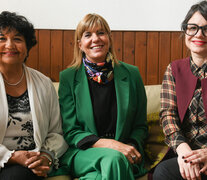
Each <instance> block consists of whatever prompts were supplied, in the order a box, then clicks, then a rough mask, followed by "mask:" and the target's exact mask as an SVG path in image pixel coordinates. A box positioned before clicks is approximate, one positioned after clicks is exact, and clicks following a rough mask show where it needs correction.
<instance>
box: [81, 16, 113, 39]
mask: <svg viewBox="0 0 207 180" xmlns="http://www.w3.org/2000/svg"><path fill="white" fill-rule="evenodd" d="M79 25H80V26H79V28H78V29H79V33H78V35H79V37H78V39H80V38H81V36H82V35H83V33H84V32H85V31H88V30H89V31H90V30H92V29H94V28H100V29H102V30H103V31H105V32H107V34H110V30H109V29H108V28H107V26H106V22H104V20H103V19H102V18H100V17H98V16H96V15H91V16H88V17H86V18H85V19H83V21H82V22H81V23H80V24H79Z"/></svg>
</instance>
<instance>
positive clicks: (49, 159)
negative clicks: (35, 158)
mask: <svg viewBox="0 0 207 180" xmlns="http://www.w3.org/2000/svg"><path fill="white" fill-rule="evenodd" d="M40 156H42V157H46V158H47V159H48V161H49V165H52V158H51V157H50V156H49V155H47V154H41V155H40Z"/></svg>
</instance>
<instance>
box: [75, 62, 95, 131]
mask: <svg viewBox="0 0 207 180" xmlns="http://www.w3.org/2000/svg"><path fill="white" fill-rule="evenodd" d="M75 86H76V87H75V95H76V97H77V102H76V103H77V104H78V107H80V109H79V111H78V112H79V114H78V115H79V116H80V118H81V119H82V118H83V119H84V121H85V123H86V126H87V127H86V128H88V129H89V130H90V131H91V132H93V133H94V134H96V135H97V130H96V127H95V121H94V116H93V108H92V102H91V96H90V90H89V85H88V79H87V76H86V72H85V68H84V65H83V64H82V65H81V67H80V69H79V70H78V71H77V74H76V77H75ZM83 107H84V108H83Z"/></svg>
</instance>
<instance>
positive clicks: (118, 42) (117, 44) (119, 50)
mask: <svg viewBox="0 0 207 180" xmlns="http://www.w3.org/2000/svg"><path fill="white" fill-rule="evenodd" d="M112 39H113V44H114V50H115V52H116V56H117V59H119V60H122V59H123V56H122V55H123V47H122V41H123V33H122V32H120V31H114V32H112Z"/></svg>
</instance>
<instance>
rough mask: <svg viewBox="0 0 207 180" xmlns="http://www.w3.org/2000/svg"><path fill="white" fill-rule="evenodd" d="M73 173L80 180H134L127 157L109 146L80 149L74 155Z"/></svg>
mask: <svg viewBox="0 0 207 180" xmlns="http://www.w3.org/2000/svg"><path fill="white" fill-rule="evenodd" d="M73 173H74V175H75V176H76V177H79V180H85V179H87V180H89V179H91V180H92V179H93V180H95V179H96V180H134V175H133V172H132V166H131V164H130V162H129V161H128V160H127V158H126V157H125V156H124V155H123V154H122V153H121V152H119V151H116V150H113V149H108V148H89V149H87V150H81V151H79V152H78V153H77V154H76V155H75V157H74V163H73Z"/></svg>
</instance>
